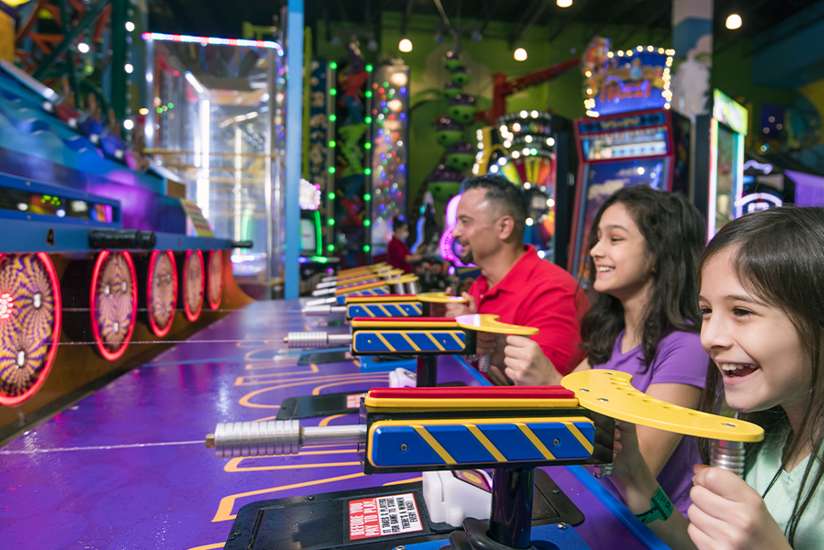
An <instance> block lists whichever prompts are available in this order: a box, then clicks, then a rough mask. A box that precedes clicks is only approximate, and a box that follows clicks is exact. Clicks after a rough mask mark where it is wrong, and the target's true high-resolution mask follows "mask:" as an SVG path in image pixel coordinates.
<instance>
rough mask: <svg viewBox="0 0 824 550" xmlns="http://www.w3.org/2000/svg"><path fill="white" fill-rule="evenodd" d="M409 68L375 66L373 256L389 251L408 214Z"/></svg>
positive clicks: (368, 222)
mask: <svg viewBox="0 0 824 550" xmlns="http://www.w3.org/2000/svg"><path fill="white" fill-rule="evenodd" d="M408 84H409V67H408V66H406V65H405V64H403V62H401V61H397V60H396V61H394V62H387V63H383V64H380V65H378V66H377V67H376V68H375V72H374V77H373V82H372V90H371V94H369V96H370V99H371V102H370V105H371V117H372V136H373V139H372V165H371V168H370V170H369V174H368V175H369V176H370V177H371V181H370V192H369V193H368V195H365V196H364V199H365V200H366V204H367V207H368V208H367V211H366V212H367V214H366V216H365V218H364V220H363V224H364V226H366V227H367V229H368V234H369V244H370V246H371V253H372V256H373V257H374V256H381V255H384V254H386V246H387V244H388V243H389V239H390V238H391V236H392V221H393V220H394V219H395V218H396V217H397V216H403V217H406V206H407V205H406V202H407V200H406V183H407V160H408V155H409V149H408V145H407V144H408V141H409V140H408V134H409V121H408V114H407V113H408V111H409V88H408Z"/></svg>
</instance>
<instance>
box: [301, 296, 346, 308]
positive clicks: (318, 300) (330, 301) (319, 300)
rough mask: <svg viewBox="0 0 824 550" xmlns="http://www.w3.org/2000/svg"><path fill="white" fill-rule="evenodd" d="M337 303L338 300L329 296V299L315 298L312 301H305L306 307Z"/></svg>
mask: <svg viewBox="0 0 824 550" xmlns="http://www.w3.org/2000/svg"><path fill="white" fill-rule="evenodd" d="M337 301H338V299H337V298H336V297H334V296H330V297H329V298H315V299H314V300H309V301H307V302H306V307H315V306H325V305H332V304H334V303H335V302H337Z"/></svg>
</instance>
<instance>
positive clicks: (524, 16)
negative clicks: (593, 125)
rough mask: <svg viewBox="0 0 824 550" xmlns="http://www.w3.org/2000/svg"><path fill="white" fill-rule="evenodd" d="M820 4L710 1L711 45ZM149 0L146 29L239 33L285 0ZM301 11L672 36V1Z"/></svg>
mask: <svg viewBox="0 0 824 550" xmlns="http://www.w3.org/2000/svg"><path fill="white" fill-rule="evenodd" d="M823 2H824V0H715V37H716V40H715V47H716V50H718V49H719V48H725V47H727V46H729V45H730V44H732V43H733V42H735V41H737V40H742V39H748V38H751V37H753V36H756V35H758V34H759V33H761V32H762V31H765V30H767V29H770V28H772V27H774V26H775V25H777V24H778V23H780V22H781V21H783V20H785V19H787V18H788V17H790V16H793V15H795V14H797V13H798V12H800V11H802V10H803V9H804V8H806V7H809V6H811V5H813V4H818V3H823ZM148 4H149V6H150V8H149V11H150V16H149V27H150V29H151V30H153V31H159V32H176V33H183V34H198V35H214V36H234V37H237V36H241V34H242V24H243V22H250V23H253V24H255V25H272V24H273V23H274V24H276V25H277V24H278V21H279V19H280V13H281V11H282V10H283V6H284V5H285V4H286V1H285V0H270V1H265V0H264V1H260V0H236V1H234V2H226V1H223V0H220V1H218V0H153V1H151V2H149V3H148ZM441 8H442V9H443V12H442V13H441ZM305 10H306V23H307V24H309V25H311V26H313V27H314V26H316V24H317V23H318V22H319V21H326V22H327V23H330V24H331V25H330V26H331V27H332V28H335V25H338V27H339V28H343V27H345V28H346V29H350V28H355V29H358V32H359V34H362V35H363V36H362V37H363V38H364V39H367V40H368V38H369V37H370V36H374V37H376V38H377V39H379V36H380V31H379V27H380V16H381V13H383V12H396V13H400V14H414V15H420V14H426V15H432V16H435V17H437V18H440V19H441V20H443V19H444V16H445V18H446V20H448V21H449V23H450V24H451V25H452V27H453V28H456V29H458V30H459V31H460V32H461V33H462V34H465V35H466V36H467V37H469V36H470V35H471V33H472V32H473V31H476V32H477V31H480V32H481V36H482V35H483V31H484V30H485V24H486V23H488V22H492V21H503V22H510V23H513V29H512V31H511V32H512V36H509V37H507V38H509V39H513V38H515V37H517V35H518V34H519V33H520V32H523V30H525V29H526V28H529V27H531V26H533V25H539V26H547V27H548V28H549V29H550V36H552V35H553V32H558V31H559V30H560V29H561V28H563V26H564V25H565V24H567V23H570V22H587V23H591V24H592V26H593V34H597V32H598V30H599V28H601V27H602V26H603V25H606V24H622V25H628V26H633V27H636V28H645V29H647V31H648V32H649V33H650V39H651V41H653V40H654V41H657V42H660V41H662V40H664V39H666V38H667V37H668V36H669V33H670V28H671V19H672V0H575V1H574V4H573V6H572V7H570V8H566V9H562V8H558V7H557V6H556V5H555V0H520V1H519V0H508V1H501V0H305ZM733 11H737V12H738V13H740V14H741V16H742V17H743V20H744V26H743V27H742V28H741V29H740V30H737V31H728V30H726V29H725V28H724V19H725V18H726V16H727V15H728V14H729V13H731V12H733ZM813 22H814V21H810V22H809V23H813ZM444 26H445V25H444ZM553 29H554V31H553ZM437 30H438V29H433V32H436V31H437ZM347 32H349V31H348V30H347ZM476 36H477V35H476ZM613 38H615V39H614V43H615V44H620V37H613ZM656 39H657V40H656Z"/></svg>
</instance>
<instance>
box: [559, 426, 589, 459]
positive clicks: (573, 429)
mask: <svg viewBox="0 0 824 550" xmlns="http://www.w3.org/2000/svg"><path fill="white" fill-rule="evenodd" d="M564 426H566V429H567V430H569V433H571V434H572V436H573V437H574V438H575V439H577V440H578V443H580V444H581V445H582V446H583V447H584V449H586V450H587V452H588V453H589V454H592V451H593V447H592V443H590V442H589V440H588V439H587V438H586V437H584V434H582V433H581V430H579V429H578V426H576V425H575V424H573V423H572V422H564Z"/></svg>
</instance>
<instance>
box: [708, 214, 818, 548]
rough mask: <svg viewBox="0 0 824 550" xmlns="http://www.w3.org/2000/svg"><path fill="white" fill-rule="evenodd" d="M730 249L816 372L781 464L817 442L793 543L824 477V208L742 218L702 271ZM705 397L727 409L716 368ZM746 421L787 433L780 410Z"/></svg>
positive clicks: (743, 277) (745, 279)
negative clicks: (792, 333)
mask: <svg viewBox="0 0 824 550" xmlns="http://www.w3.org/2000/svg"><path fill="white" fill-rule="evenodd" d="M729 247H734V252H733V258H734V259H733V262H734V266H735V270H736V272H737V274H738V279H739V280H740V281H741V284H742V285H743V286H744V287H746V288H747V289H748V290H749V291H750V292H752V293H753V294H754V295H755V296H757V297H758V298H760V299H761V300H764V301H765V302H766V303H768V304H770V305H772V306H775V307H778V308H781V309H782V310H783V311H784V313H785V314H786V315H787V316H788V317H789V318H790V320H791V321H792V323H793V325H794V326H795V329H796V330H797V331H798V336H799V339H800V340H801V345H802V346H803V351H804V355H805V357H806V358H807V361H808V363H807V368H809V369H810V375H811V383H810V405H809V407H808V408H807V411H806V413H805V415H804V419H803V420H802V423H801V427H800V429H799V432H798V433H791V434H790V436H789V437H788V438H787V442H786V445H785V446H784V453H783V460H782V465H781V467H782V468H783V467H784V464H783V462H784V461H785V460H787V459H788V458H789V457H792V456H793V455H795V453H796V452H797V451H798V450H799V449H800V448H802V446H803V445H805V444H809V445H811V447H812V454H811V455H810V459H809V462H808V464H807V467H806V469H805V471H804V477H803V478H802V480H801V490H800V491H799V493H798V496H797V497H796V500H795V504H794V505H793V511H792V515H791V516H790V520H789V522H788V523H787V528H786V532H785V534H786V536H787V538H788V539H789V542H790V545H791V546H792V544H793V539H794V538H795V532H796V529H797V528H798V523H799V520H800V519H801V516H802V514H804V511H805V510H806V509H807V506H808V505H809V504H810V502H812V500H813V498H815V497H814V495H815V491H816V489H817V488H818V487H819V486H820V485H821V482H822V481H821V480H822V474H824V463H822V457H821V455H820V454H819V453H820V452H821V451H822V443H824V376H822V373H824V371H822V369H824V350H823V349H822V337H824V285H822V284H821V280H822V274H824V208H775V209H772V210H766V211H763V212H758V213H755V214H749V215H747V216H744V217H741V218H738V219H737V220H734V221H733V222H731V223H729V224H727V225H725V226H724V227H723V228H722V229H721V231H719V232H718V234H717V235H716V236H715V238H713V239H712V241H711V242H710V243H709V245H708V246H707V249H706V251H705V252H704V256H703V258H702V259H701V267H703V266H704V265H705V264H706V263H707V261H709V259H710V258H712V257H713V256H715V255H716V254H718V253H719V252H721V251H722V250H724V249H727V248H729ZM704 395H705V399H704V403H703V404H702V405H703V407H704V408H705V409H706V410H716V411H717V410H718V407H719V406H721V405H722V404H723V397H724V391H723V382H722V380H721V376H720V374H719V372H718V369H717V368H711V369H710V370H709V372H708V374H707V391H706V392H705V394H704ZM741 417H742V418H744V419H747V420H750V421H752V422H755V423H756V424H760V425H761V426H762V427H764V428H765V429H766V430H767V431H770V429H775V428H783V429H789V423H788V420H787V417H786V415H785V414H784V411H783V409H782V408H781V407H780V406H779V407H774V408H772V409H769V410H766V411H759V412H755V413H749V414H743V415H742V416H741ZM759 450H760V445H756V446H752V447H751V449H750V452H749V454H748V464H749V465H751V464H752V461H753V460H754V458H755V456H756V455H757V453H758V452H759Z"/></svg>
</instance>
